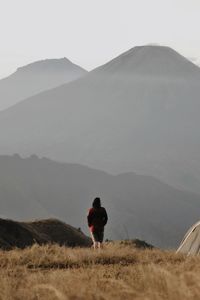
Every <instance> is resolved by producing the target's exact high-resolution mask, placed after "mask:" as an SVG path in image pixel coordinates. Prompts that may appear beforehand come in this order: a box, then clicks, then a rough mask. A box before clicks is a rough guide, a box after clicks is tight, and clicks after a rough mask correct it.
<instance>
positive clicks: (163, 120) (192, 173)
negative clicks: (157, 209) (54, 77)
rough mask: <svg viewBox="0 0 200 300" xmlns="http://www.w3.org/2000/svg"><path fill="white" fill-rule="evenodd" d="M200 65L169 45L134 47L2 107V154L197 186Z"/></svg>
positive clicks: (199, 173)
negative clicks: (53, 86)
mask: <svg viewBox="0 0 200 300" xmlns="http://www.w3.org/2000/svg"><path fill="white" fill-rule="evenodd" d="M199 82H200V69H199V68H198V67H197V66H195V65H193V64H192V63H191V62H189V61H188V60H186V59H185V58H184V57H182V56H181V55H179V54H178V53H177V52H175V51H174V50H172V49H170V48H168V47H161V46H142V47H136V48H133V49H131V50H130V51H128V52H126V53H124V54H122V55H120V56H119V57H117V58H116V59H114V60H113V61H111V62H109V63H107V64H106V65H104V66H102V67H100V68H98V69H96V70H94V71H92V72H90V73H89V74H88V75H87V76H85V77H84V78H81V79H79V80H77V81H74V82H72V83H70V84H67V85H63V86H61V87H58V88H56V89H53V90H50V91H47V92H44V93H41V94H39V95H37V96H35V97H32V98H29V99H27V100H25V101H23V102H21V103H20V104H18V105H16V106H14V107H12V108H10V109H8V110H7V111H5V112H2V113H0V153H1V154H13V153H15V152H16V153H20V154H22V155H30V154H33V153H35V154H38V155H41V156H47V157H49V158H52V159H55V160H59V161H65V162H72V163H74V162H75V163H80V164H85V165H89V166H91V167H95V168H98V169H102V170H106V171H109V172H112V173H121V172H128V171H135V172H136V173H141V174H142V173H143V174H148V175H152V176H155V177H157V178H159V179H160V180H162V181H165V182H166V183H168V184H171V185H174V186H176V187H178V188H185V189H189V190H191V191H195V192H200V184H199V183H200V151H199V150H200V132H199V126H200V121H199V110H200V102H199V99H200V98H199V97H200V85H199Z"/></svg>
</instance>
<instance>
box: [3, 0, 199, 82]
mask: <svg viewBox="0 0 200 300" xmlns="http://www.w3.org/2000/svg"><path fill="white" fill-rule="evenodd" d="M199 9H200V2H199V1H197V0H192V1H187V0H169V1H160V0H152V1H145V0H140V1H135V0H117V1H116V0H109V1H106V0H101V1H98V0H84V1H81V0H73V1H72V0H56V1H55V0H51V1H49V0H43V1H39V0H34V1H33V0H29V1H26V0H18V1H12V0H7V1H3V0H0V44H1V48H0V78H2V77H5V76H7V75H9V74H11V73H12V72H13V71H15V69H16V68H17V67H19V66H22V65H25V64H27V63H30V62H33V61H37V60H40V59H46V58H60V57H67V58H69V59H71V60H72V61H73V62H74V63H76V64H78V65H80V66H82V67H83V68H85V69H87V70H91V69H93V68H95V67H97V66H99V65H101V64H103V63H105V62H106V61H109V60H110V59H111V58H113V57H116V56H117V55H118V54H120V53H122V52H124V51H126V50H127V49H129V48H131V47H134V46H136V45H143V44H148V43H157V44H162V45H168V46H170V47H172V48H174V49H175V50H177V51H178V52H180V53H181V54H183V55H184V56H186V57H188V58H189V59H191V60H193V61H194V62H195V63H197V64H198V63H199V61H200V54H199V53H200V40H199V38H198V37H199V32H198V31H199V27H200V19H199Z"/></svg>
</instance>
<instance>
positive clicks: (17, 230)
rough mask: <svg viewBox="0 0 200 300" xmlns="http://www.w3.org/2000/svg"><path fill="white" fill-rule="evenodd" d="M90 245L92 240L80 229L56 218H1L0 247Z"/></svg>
mask: <svg viewBox="0 0 200 300" xmlns="http://www.w3.org/2000/svg"><path fill="white" fill-rule="evenodd" d="M35 243H37V244H39V245H44V244H54V243H57V244H59V245H66V246H89V245H91V240H90V238H88V237H87V236H85V235H84V234H83V233H82V232H81V231H79V230H78V229H76V228H74V227H72V226H70V225H67V224H65V223H63V222H60V221H58V220H54V219H48V220H40V221H34V222H16V221H12V220H4V219H0V248H1V249H4V250H10V249H12V248H16V247H18V248H25V247H28V246H31V245H33V244H35Z"/></svg>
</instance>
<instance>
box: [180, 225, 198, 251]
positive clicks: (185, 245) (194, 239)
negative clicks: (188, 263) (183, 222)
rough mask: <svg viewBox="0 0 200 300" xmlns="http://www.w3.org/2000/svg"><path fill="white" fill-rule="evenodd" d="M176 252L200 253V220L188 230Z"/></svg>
mask: <svg viewBox="0 0 200 300" xmlns="http://www.w3.org/2000/svg"><path fill="white" fill-rule="evenodd" d="M176 252H177V253H185V254H187V255H190V254H193V255H195V254H200V221H199V222H197V223H196V224H194V225H193V226H192V227H191V228H190V229H189V230H188V232H187V233H186V235H185V236H184V238H183V240H182V242H181V244H180V246H179V248H178V250H177V251H176Z"/></svg>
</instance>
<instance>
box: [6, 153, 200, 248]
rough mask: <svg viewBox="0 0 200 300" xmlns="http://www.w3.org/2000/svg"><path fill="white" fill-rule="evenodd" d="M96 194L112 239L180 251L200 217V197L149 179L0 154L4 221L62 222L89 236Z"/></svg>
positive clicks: (109, 236) (43, 159)
mask: <svg viewBox="0 0 200 300" xmlns="http://www.w3.org/2000/svg"><path fill="white" fill-rule="evenodd" d="M96 196H100V197H101V199H102V204H103V205H104V206H105V207H106V209H107V212H108V216H109V222H108V225H107V226H106V232H105V238H108V239H118V240H122V239H132V238H139V239H142V240H145V241H147V242H149V243H151V244H153V245H155V246H160V247H176V246H177V245H178V244H179V242H180V240H181V239H182V236H183V234H184V232H185V231H186V229H187V228H188V227H190V225H191V224H193V223H194V222H195V221H197V220H198V219H199V211H200V196H199V195H196V194H193V193H190V192H185V191H180V190H177V189H175V188H172V187H170V186H168V185H166V184H164V183H162V182H160V181H158V180H157V179H155V178H153V177H150V176H143V175H137V174H135V173H124V174H120V175H110V174H108V173H105V172H103V171H99V170H95V169H91V168H88V167H85V166H81V165H77V164H66V163H65V164H64V163H58V162H55V161H51V160H50V159H47V158H41V159H39V158H38V157H37V156H31V157H29V158H26V159H22V158H20V157H19V155H14V156H0V199H1V201H0V212H1V215H2V216H4V218H9V219H16V220H29V219H30V218H32V219H35V218H37V219H38V218H59V219H61V220H62V221H64V222H67V223H68V224H71V225H72V226H74V227H76V228H81V229H82V230H83V231H84V232H85V233H88V228H87V220H86V215H87V212H88V209H89V207H91V203H92V201H93V199H94V197H96ZM53 231H54V230H53ZM52 234H53V233H52Z"/></svg>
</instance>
